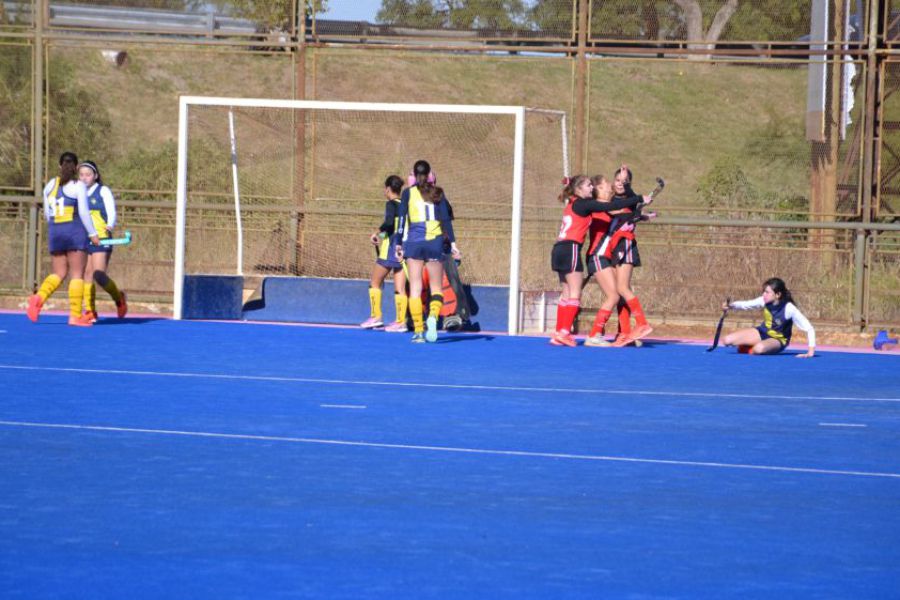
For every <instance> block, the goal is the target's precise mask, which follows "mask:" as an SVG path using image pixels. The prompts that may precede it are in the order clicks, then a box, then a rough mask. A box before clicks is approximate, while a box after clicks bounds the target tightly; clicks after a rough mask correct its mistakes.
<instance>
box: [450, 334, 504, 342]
mask: <svg viewBox="0 0 900 600" xmlns="http://www.w3.org/2000/svg"><path fill="white" fill-rule="evenodd" d="M495 337H497V336H494V335H472V334H466V335H453V334H452V333H451V334H449V335H447V336H445V337H440V338H438V341H437V343H438V344H452V343H453V342H474V341H477V340H487V341H488V342H491V341H493V340H494V338H495Z"/></svg>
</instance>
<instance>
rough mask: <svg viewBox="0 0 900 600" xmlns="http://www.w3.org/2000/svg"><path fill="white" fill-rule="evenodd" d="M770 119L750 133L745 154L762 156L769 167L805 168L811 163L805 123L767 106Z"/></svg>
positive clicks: (759, 157) (760, 158)
mask: <svg viewBox="0 0 900 600" xmlns="http://www.w3.org/2000/svg"><path fill="white" fill-rule="evenodd" d="M766 113H767V114H768V120H767V121H766V123H765V125H763V126H762V127H761V128H760V129H759V130H757V131H755V132H753V133H752V134H750V136H749V137H748V139H747V142H746V143H745V145H744V149H743V152H742V155H744V156H747V157H753V158H756V159H758V160H759V161H760V162H761V163H763V164H765V165H769V166H774V165H780V167H782V168H798V167H799V168H802V167H804V166H806V165H808V164H809V144H808V142H806V139H805V132H804V130H803V123H800V122H798V121H797V119H795V118H791V117H788V116H786V115H784V114H783V113H781V112H779V111H778V110H776V109H775V107H774V106H771V105H769V106H767V107H766Z"/></svg>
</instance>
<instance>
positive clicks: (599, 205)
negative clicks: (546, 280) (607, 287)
mask: <svg viewBox="0 0 900 600" xmlns="http://www.w3.org/2000/svg"><path fill="white" fill-rule="evenodd" d="M640 201H641V197H640V196H632V197H628V198H617V199H614V200H612V201H611V202H599V201H597V200H592V199H589V198H577V197H576V198H574V199H573V200H570V201H569V202H567V203H566V207H565V208H564V209H563V218H562V225H560V228H559V235H558V236H557V237H556V243H555V244H553V250H552V251H551V253H550V265H551V268H552V269H553V270H554V271H556V272H557V273H559V274H561V275H565V274H567V273H576V272H578V273H580V272H582V271H584V265H583V264H582V262H581V246H582V244H584V238H585V236H586V235H587V232H588V230H589V229H590V227H591V222H592V221H593V220H594V219H593V215H594V214H595V213H608V212H609V211H611V210H620V209H623V208H634V207H635V206H637V204H638V203H639V202H640ZM607 216H608V215H607Z"/></svg>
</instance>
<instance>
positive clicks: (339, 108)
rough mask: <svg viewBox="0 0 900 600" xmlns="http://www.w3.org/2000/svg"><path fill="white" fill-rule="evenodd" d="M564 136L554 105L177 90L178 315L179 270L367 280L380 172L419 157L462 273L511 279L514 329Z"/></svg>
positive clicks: (483, 280)
mask: <svg viewBox="0 0 900 600" xmlns="http://www.w3.org/2000/svg"><path fill="white" fill-rule="evenodd" d="M566 145H567V140H566V122H565V113H563V112H560V111H549V110H536V109H527V108H523V107H515V106H473V105H431V104H391V103H353V102H329V101H312V100H296V101H290V100H262V99H244V98H241V99H239V98H204V97H182V99H181V105H180V115H179V140H178V193H177V223H176V225H177V230H176V249H175V250H176V251H175V281H174V290H175V292H174V312H175V318H181V307H182V289H183V279H184V275H186V274H220V275H233V274H239V275H243V276H244V277H245V278H246V277H249V278H251V279H252V278H263V277H267V276H304V277H323V278H337V279H368V278H369V276H370V274H371V270H372V265H373V262H374V258H375V256H374V251H373V247H372V245H371V244H370V243H369V236H370V235H371V233H372V232H373V231H375V230H376V229H377V228H378V226H379V225H380V223H381V222H382V217H383V211H384V203H385V199H384V197H383V189H384V181H385V179H386V178H387V177H388V176H389V175H392V174H396V175H399V176H401V177H402V178H403V179H404V180H405V179H406V177H407V175H408V173H409V171H410V169H411V168H412V165H413V163H414V162H415V161H416V160H418V159H425V160H427V161H428V162H429V163H430V164H431V165H432V168H433V169H434V171H435V173H436V175H437V179H438V185H440V186H441V187H443V188H444V189H445V192H446V194H447V198H448V199H449V200H450V203H451V205H452V207H453V212H454V221H453V226H454V231H455V233H456V237H457V240H458V244H459V247H460V249H461V250H462V252H463V262H462V265H461V268H460V271H461V275H462V278H463V280H464V281H465V283H467V284H471V285H476V286H477V285H497V286H509V289H510V294H509V306H508V314H509V324H508V327H507V329H508V330H509V332H510V333H515V332H517V331H518V330H519V329H520V326H521V321H522V319H521V312H522V311H521V305H520V304H521V298H522V283H523V282H526V283H527V282H528V281H530V280H535V281H537V280H542V279H544V278H546V274H545V273H544V271H546V270H547V269H548V268H549V262H548V261H549V259H548V258H547V257H548V256H549V252H550V246H551V244H552V241H553V238H554V235H555V231H556V227H557V225H558V223H557V221H558V217H559V207H558V205H557V203H556V201H555V199H556V195H557V194H558V192H559V189H560V178H561V177H562V176H563V175H565V174H568V166H567V161H568V158H567V151H566ZM538 265H539V266H538ZM536 270H540V271H541V273H540V274H538V273H533V271H536Z"/></svg>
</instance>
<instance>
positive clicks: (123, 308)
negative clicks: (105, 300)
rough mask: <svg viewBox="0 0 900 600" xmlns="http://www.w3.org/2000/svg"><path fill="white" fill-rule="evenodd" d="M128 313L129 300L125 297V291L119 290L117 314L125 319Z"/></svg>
mask: <svg viewBox="0 0 900 600" xmlns="http://www.w3.org/2000/svg"><path fill="white" fill-rule="evenodd" d="M127 314H128V300H127V299H126V298H125V292H119V300H118V301H117V302H116V315H117V316H118V317H119V318H120V319H124V318H125V315H127Z"/></svg>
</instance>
